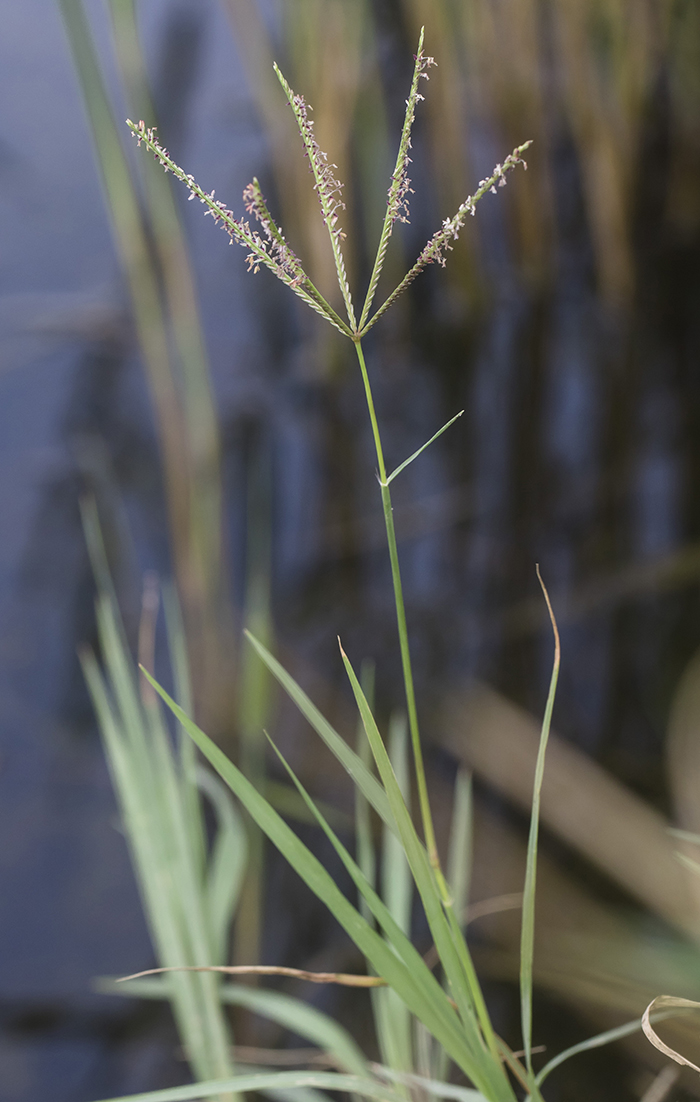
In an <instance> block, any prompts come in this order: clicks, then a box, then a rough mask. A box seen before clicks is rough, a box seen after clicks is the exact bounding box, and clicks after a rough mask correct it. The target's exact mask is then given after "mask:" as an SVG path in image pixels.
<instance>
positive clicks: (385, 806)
mask: <svg viewBox="0 0 700 1102" xmlns="http://www.w3.org/2000/svg"><path fill="white" fill-rule="evenodd" d="M245 634H246V636H247V638H248V640H249V642H250V643H251V644H252V646H253V647H255V649H256V651H257V652H258V654H259V655H260V657H261V658H262V660H263V662H264V663H265V665H266V666H267V668H268V669H269V670H270V672H271V673H272V674H273V676H274V677H275V678H276V679H277V680H278V681H279V683H280V685H281V686H282V688H283V689H284V691H285V692H286V693H287V695H288V696H289V697H291V699H292V700H293V701H294V703H295V704H296V706H297V708H298V709H299V711H300V712H301V714H302V715H303V716H305V717H306V719H307V720H308V721H309V723H310V724H311V726H312V727H313V729H314V731H316V733H317V734H318V735H320V737H321V738H322V739H323V741H324V742H325V744H326V746H327V747H328V749H329V750H330V751H331V753H333V754H334V755H335V757H336V758H337V759H338V761H339V762H340V764H341V765H342V766H343V768H344V769H345V770H346V772H348V773H349V774H350V776H351V777H352V779H353V781H354V782H355V784H356V785H357V787H358V788H359V789H360V791H361V792H362V793H363V794H364V796H365V798H366V799H367V800H368V801H369V803H370V804H371V805H372V807H373V808H374V810H375V811H376V812H377V814H378V815H379V817H380V818H381V819H383V821H384V822H385V823H387V824H388V825H389V827H390V828H391V829H395V827H394V820H393V817H392V814H391V811H390V810H389V803H388V801H387V798H386V793H385V792H384V790H383V788H382V786H381V785H380V784H379V782H378V781H377V778H376V777H374V776H373V775H372V774H371V773H370V771H369V769H367V767H366V766H365V765H364V763H363V762H362V759H361V758H360V757H359V756H358V755H357V754H356V753H355V752H354V750H352V749H351V748H350V747H349V746H348V744H347V742H346V741H345V739H343V738H341V737H340V735H339V734H338V732H337V731H335V730H334V729H333V727H331V725H330V723H329V722H328V720H327V719H325V718H324V717H323V716H322V715H321V713H320V712H319V710H318V708H317V707H316V705H315V704H313V703H312V702H311V700H309V697H308V696H307V695H306V693H305V692H304V690H303V689H302V688H301V687H300V686H299V685H297V683H296V681H295V680H294V678H293V677H291V676H290V674H288V673H287V671H286V670H285V668H284V666H282V665H281V664H280V663H279V662H278V661H277V659H276V658H274V657H273V656H272V655H271V654H270V652H269V650H268V649H267V647H265V646H263V644H262V643H261V642H260V641H259V640H258V639H256V638H255V636H254V635H251V633H250V632H249V631H246V633H245Z"/></svg>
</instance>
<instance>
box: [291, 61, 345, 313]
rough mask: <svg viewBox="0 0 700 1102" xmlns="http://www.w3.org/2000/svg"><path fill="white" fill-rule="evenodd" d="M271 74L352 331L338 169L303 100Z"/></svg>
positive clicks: (341, 188) (342, 207)
mask: <svg viewBox="0 0 700 1102" xmlns="http://www.w3.org/2000/svg"><path fill="white" fill-rule="evenodd" d="M275 73H276V74H277V77H278V79H279V82H280V84H281V85H282V87H283V89H284V91H285V94H286V96H287V100H288V102H289V106H290V107H291V109H292V111H293V113H294V118H295V119H296V122H297V126H298V127H299V133H300V134H301V138H302V141H303V143H304V150H305V152H306V156H307V157H308V160H309V165H310V167H311V171H312V172H313V176H314V180H315V184H314V190H315V191H316V193H317V195H318V200H319V203H320V204H321V213H322V215H323V221H324V222H325V223H326V226H327V228H328V233H329V236H330V239H331V247H332V249H333V259H334V260H335V268H336V272H337V275H338V283H339V284H340V290H341V292H342V295H343V299H344V301H345V308H346V310H347V312H348V318H349V320H350V324H351V326H352V328H353V329H355V327H356V323H355V313H354V310H353V306H352V296H351V294H350V287H349V285H348V278H347V275H346V272H345V260H344V259H343V253H342V249H341V242H342V241H343V240H344V238H345V234H344V233H343V230H342V228H341V226H340V223H339V221H338V211H340V210H344V209H345V203H344V202H343V200H342V198H341V195H342V191H343V185H342V184H341V183H340V181H339V180H338V179H337V177H336V176H335V169H336V168H337V167H338V166H337V165H334V164H331V163H330V161H329V160H328V157H327V155H326V154H325V153H324V152H323V150H322V149H321V147H320V146H319V144H318V142H317V140H316V135H315V133H314V124H313V120H312V119H310V118H309V111H310V110H311V108H310V107H309V105H308V104H307V102H306V100H305V99H304V97H303V96H300V95H298V94H297V93H296V92H294V91H293V90H292V89H291V88H290V86H289V84H288V83H287V81H286V80H285V78H284V77H283V75H282V73H281V72H280V70H279V68H278V67H277V65H275Z"/></svg>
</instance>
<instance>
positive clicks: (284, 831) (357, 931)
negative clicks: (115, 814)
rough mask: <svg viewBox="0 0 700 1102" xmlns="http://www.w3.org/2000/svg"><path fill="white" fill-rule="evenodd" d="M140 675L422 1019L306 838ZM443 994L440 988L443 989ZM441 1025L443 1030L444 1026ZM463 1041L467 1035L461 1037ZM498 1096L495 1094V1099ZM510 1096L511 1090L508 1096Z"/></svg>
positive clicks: (404, 976)
mask: <svg viewBox="0 0 700 1102" xmlns="http://www.w3.org/2000/svg"><path fill="white" fill-rule="evenodd" d="M143 674H144V676H145V677H146V678H147V680H148V682H149V683H150V684H151V685H152V686H153V688H154V689H155V690H156V692H157V693H158V694H159V695H160V697H161V698H162V699H163V700H164V701H165V703H166V704H167V706H168V707H169V708H170V710H171V711H172V713H173V715H174V716H175V718H176V719H177V720H178V721H179V722H180V723H181V724H182V725H183V727H184V728H185V730H186V731H187V732H188V733H189V734H190V735H191V737H192V738H193V739H194V741H195V742H196V744H197V746H199V749H200V750H201V751H202V753H203V754H204V756H205V757H206V758H207V760H208V761H209V762H210V763H211V765H213V767H214V768H215V769H216V771H217V773H219V775H220V776H221V777H222V779H223V780H224V781H225V782H226V784H228V785H229V787H230V788H231V790H232V791H233V792H234V794H235V795H236V796H237V797H238V799H239V800H240V801H241V803H242V804H243V806H244V807H245V808H246V810H247V811H248V813H249V815H250V816H251V817H252V818H253V819H254V820H255V822H256V823H257V824H258V826H259V827H260V828H261V829H262V830H263V831H264V832H265V834H267V836H268V838H269V839H270V841H271V842H272V843H273V844H274V845H275V846H276V847H277V848H278V850H279V851H280V853H281V854H282V855H283V856H284V857H286V858H287V860H288V861H289V863H290V865H292V867H293V868H294V869H295V870H296V872H297V873H298V875H299V876H300V877H301V878H302V880H304V882H305V883H306V884H307V885H308V886H309V888H311V890H312V892H313V893H314V895H316V896H317V897H318V898H319V899H320V900H321V901H322V902H323V903H325V904H326V906H327V907H328V909H329V910H330V911H331V913H332V914H333V915H334V916H335V918H336V919H337V920H338V922H339V923H340V925H341V926H342V927H343V928H344V929H345V931H346V932H347V933H348V935H349V936H350V937H351V939H352V940H353V941H354V942H355V944H356V945H357V947H358V949H360V951H361V952H362V953H364V955H365V956H366V957H367V959H368V960H369V961H370V963H371V965H372V967H373V968H374V969H375V971H376V973H377V975H380V976H382V977H383V978H384V979H385V980H386V981H387V983H388V984H390V986H391V987H393V988H394V989H395V990H396V991H397V993H398V994H399V995H400V997H401V998H402V999H403V1000H404V1002H405V1003H406V1005H407V1006H408V1007H409V1008H410V1009H411V1011H412V1012H413V1013H414V1014H415V1015H416V1017H418V1018H421V1019H425V1018H426V1015H428V1014H429V1013H430V1008H427V1009H426V1007H425V1005H424V1000H423V996H422V992H421V988H420V986H419V985H418V984H417V983H416V981H415V977H414V975H413V973H412V971H411V969H409V968H408V967H407V965H406V964H405V963H404V961H402V960H401V959H400V958H399V957H398V956H397V955H396V953H395V952H394V951H393V950H392V949H391V948H390V947H389V946H388V945H387V943H386V942H385V941H384V939H383V938H382V937H380V935H379V934H378V933H377V932H376V930H374V929H372V927H371V926H370V925H369V924H368V923H367V922H366V921H365V919H364V918H363V917H362V915H361V914H360V913H359V912H358V911H357V910H356V908H355V907H353V905H352V904H351V903H350V902H349V900H348V899H346V897H345V896H344V895H343V893H342V892H341V891H340V889H339V888H338V886H337V884H336V883H335V881H334V880H333V879H332V877H331V876H330V875H329V873H328V872H327V871H326V870H325V869H324V868H323V866H322V865H321V863H320V862H319V861H318V859H317V858H316V857H314V855H313V854H312V853H311V851H310V850H309V849H308V848H307V847H306V846H305V845H304V843H303V842H302V841H301V840H300V839H299V838H298V837H297V836H296V834H294V832H293V831H292V830H291V829H290V828H289V827H288V826H287V824H286V823H285V822H284V820H283V819H281V818H280V816H279V815H278V814H277V812H276V811H275V810H274V809H273V808H272V807H271V806H270V804H269V803H268V802H267V800H265V798H264V797H263V796H261V795H260V793H259V792H258V791H257V790H256V789H255V788H254V787H253V785H252V784H251V783H250V781H248V780H247V779H246V778H245V777H244V776H243V774H242V773H241V772H240V770H239V769H237V768H236V766H235V765H234V764H233V762H231V761H229V759H228V758H227V757H226V755H225V754H224V753H223V751H222V750H220V749H219V747H218V746H217V745H216V743H214V742H213V741H212V740H211V739H210V738H209V736H208V735H206V734H205V733H204V731H202V730H201V729H200V728H199V727H198V726H197V725H196V723H194V722H193V721H192V720H191V719H190V718H189V717H188V716H186V715H185V713H184V712H183V711H182V709H181V708H180V707H178V705H177V704H176V703H175V701H174V700H172V699H171V697H170V696H169V695H168V693H166V691H165V689H163V688H162V687H161V686H160V685H159V684H158V682H157V681H156V680H155V679H154V678H153V677H151V675H150V674H149V673H148V672H147V671H146V670H143ZM441 997H442V992H441ZM426 1024H429V1023H426ZM441 1028H442V1033H443V1035H444V1034H445V1033H446V1032H447V1031H446V1030H445V1029H444V1026H443V1027H441ZM465 1041H467V1038H465ZM444 1044H445V1048H447V1049H448V1051H449V1052H450V1055H451V1056H452V1058H453V1059H454V1060H455V1062H456V1063H457V1064H458V1065H459V1066H460V1067H465V1065H466V1067H465V1070H467V1074H468V1075H469V1076H470V1077H471V1078H473V1079H474V1081H475V1082H476V1083H477V1085H478V1081H479V1079H483V1078H484V1076H483V1074H482V1069H481V1066H480V1063H479V1062H478V1061H475V1060H474V1058H473V1054H470V1049H469V1046H468V1044H467V1043H465V1044H461V1043H460V1041H459V1032H458V1030H457V1029H455V1030H454V1034H451V1035H450V1036H449V1037H445V1041H444ZM500 1097H501V1096H499V1095H495V1096H494V1102H496V1100H497V1099H499V1098H500ZM507 1097H508V1102H511V1098H512V1096H507Z"/></svg>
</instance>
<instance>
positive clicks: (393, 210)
mask: <svg viewBox="0 0 700 1102" xmlns="http://www.w3.org/2000/svg"><path fill="white" fill-rule="evenodd" d="M415 60H416V64H415V68H414V70H413V81H412V83H411V91H410V92H409V96H408V99H407V100H406V115H405V118H404V124H403V131H402V132H401V143H400V145H399V154H398V157H397V158H396V167H395V169H394V171H393V173H392V177H391V184H390V185H389V192H388V196H387V211H388V217H389V221H390V222H391V225H392V226H393V224H394V222H408V220H409V218H408V213H409V212H408V196H409V195H412V194H413V188H412V187H411V181H410V179H409V176H408V166H409V165H410V163H411V158H410V157H409V155H408V151H409V149H410V148H411V129H412V127H413V122H414V120H415V117H416V106H417V104H418V103H420V101H421V100H423V99H425V97H424V96H422V95H421V94H420V92H419V91H418V83H419V81H420V79H421V77H423V78H424V79H425V80H429V79H430V78H429V76H428V69H429V68H430V66H431V65H436V64H437V62H436V61H435V58H433V57H428V56H427V55H426V54H424V53H423V35H422V33H421V37H420V42H419V43H418V53H417V54H416V59H415Z"/></svg>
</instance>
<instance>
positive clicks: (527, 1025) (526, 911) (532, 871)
mask: <svg viewBox="0 0 700 1102" xmlns="http://www.w3.org/2000/svg"><path fill="white" fill-rule="evenodd" d="M537 577H538V579H539V582H540V585H541V586H542V592H543V593H544V598H545V601H546V604H547V609H548V611H549V615H550V619H551V622H552V629H553V631H554V663H553V666H552V676H551V679H550V683H549V692H548V694H547V705H546V707H545V712H544V719H543V721H542V733H541V735H540V745H539V749H538V751H537V763H536V765H535V781H534V786H533V793H532V812H531V815H530V835H529V838H528V844H527V863H526V868H525V888H524V891H523V916H522V927H521V937H520V1012H521V1018H522V1030H523V1048H524V1049H525V1064H526V1067H527V1070H528V1073H529V1075H530V1077H531V1078H532V1077H533V1071H532V966H533V956H534V947H535V890H536V881H537V843H538V836H539V822H540V795H541V791H542V781H543V780H544V763H545V754H546V751H547V742H548V740H549V731H550V727H551V723H552V711H553V709H554V698H555V696H556V691H557V680H558V678H559V662H560V657H561V649H560V643H559V632H558V630H557V622H556V620H555V618H554V613H553V611H552V606H551V604H550V601H549V594H548V593H547V590H546V588H545V585H544V582H543V581H542V576H541V574H540V569H539V566H538V567H537ZM533 1081H534V1080H533Z"/></svg>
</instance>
